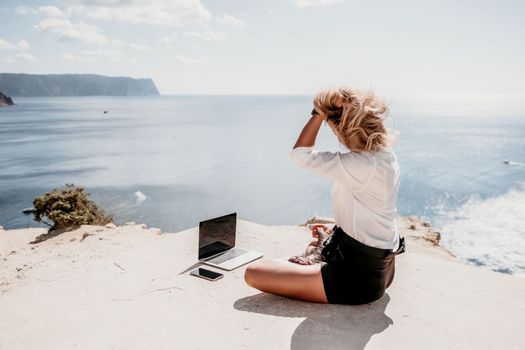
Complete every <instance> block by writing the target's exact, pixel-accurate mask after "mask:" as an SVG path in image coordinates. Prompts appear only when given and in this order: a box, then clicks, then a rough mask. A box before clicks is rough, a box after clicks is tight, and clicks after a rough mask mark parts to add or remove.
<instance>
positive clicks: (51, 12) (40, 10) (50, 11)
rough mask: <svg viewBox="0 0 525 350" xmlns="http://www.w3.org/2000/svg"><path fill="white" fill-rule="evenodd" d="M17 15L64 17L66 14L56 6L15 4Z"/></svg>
mask: <svg viewBox="0 0 525 350" xmlns="http://www.w3.org/2000/svg"><path fill="white" fill-rule="evenodd" d="M15 13H16V14H17V15H39V14H43V15H45V16H47V17H57V18H66V17H67V15H66V14H65V13H64V12H63V11H62V10H61V9H59V8H58V7H56V6H39V7H37V8H34V7H27V6H17V7H16V9H15Z"/></svg>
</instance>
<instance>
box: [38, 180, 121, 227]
mask: <svg viewBox="0 0 525 350" xmlns="http://www.w3.org/2000/svg"><path fill="white" fill-rule="evenodd" d="M33 207H34V212H33V215H34V219H35V220H36V221H37V222H42V223H44V224H46V225H48V226H49V227H50V229H49V232H51V231H53V230H56V229H72V228H75V227H78V226H80V225H105V224H107V223H109V222H111V220H112V218H111V217H110V216H108V215H106V214H105V213H104V211H103V210H102V209H101V208H100V207H99V206H98V205H97V204H96V203H95V202H93V201H92V200H90V199H89V193H87V192H86V191H85V190H84V188H83V187H80V186H75V185H73V184H66V186H65V187H64V188H59V189H54V190H53V191H51V192H47V193H46V194H45V195H44V196H42V197H36V198H35V199H34V200H33Z"/></svg>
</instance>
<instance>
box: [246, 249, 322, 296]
mask: <svg viewBox="0 0 525 350" xmlns="http://www.w3.org/2000/svg"><path fill="white" fill-rule="evenodd" d="M244 280H245V281H246V283H247V284H248V285H249V286H251V287H253V288H257V289H259V290H260V291H263V292H267V293H272V294H277V295H281V296H284V297H288V298H292V299H299V300H304V301H311V302H317V303H328V300H327V299H326V294H325V292H324V286H323V279H322V276H321V264H313V265H298V264H294V263H291V262H289V261H286V260H279V259H260V260H257V261H255V262H253V263H250V264H249V265H248V266H247V267H246V272H245V273H244Z"/></svg>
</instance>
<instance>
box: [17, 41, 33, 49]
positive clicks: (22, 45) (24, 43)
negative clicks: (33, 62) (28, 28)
mask: <svg viewBox="0 0 525 350" xmlns="http://www.w3.org/2000/svg"><path fill="white" fill-rule="evenodd" d="M16 46H17V47H18V48H19V49H20V50H29V48H30V47H31V46H29V43H28V42H27V41H26V40H25V39H22V40H20V41H19V42H18V43H17V44H16Z"/></svg>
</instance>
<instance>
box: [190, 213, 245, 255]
mask: <svg viewBox="0 0 525 350" xmlns="http://www.w3.org/2000/svg"><path fill="white" fill-rule="evenodd" d="M236 226H237V213H232V214H228V215H224V216H220V217H218V218H213V219H210V220H206V221H201V222H200V223H199V260H202V259H205V258H207V257H209V256H212V255H215V254H218V253H221V252H224V251H226V250H228V249H230V248H233V247H235V230H236Z"/></svg>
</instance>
